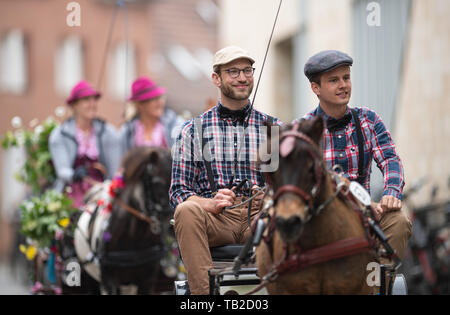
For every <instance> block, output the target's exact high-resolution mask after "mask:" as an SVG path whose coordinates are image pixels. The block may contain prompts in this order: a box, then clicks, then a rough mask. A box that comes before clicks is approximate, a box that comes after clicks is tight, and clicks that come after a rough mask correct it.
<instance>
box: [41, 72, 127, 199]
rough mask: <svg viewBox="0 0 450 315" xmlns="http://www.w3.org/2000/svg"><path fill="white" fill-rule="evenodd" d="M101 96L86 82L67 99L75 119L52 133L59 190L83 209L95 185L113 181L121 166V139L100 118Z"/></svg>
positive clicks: (70, 119)
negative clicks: (64, 192)
mask: <svg viewBox="0 0 450 315" xmlns="http://www.w3.org/2000/svg"><path fill="white" fill-rule="evenodd" d="M100 96H101V94H100V92H98V91H96V90H94V89H93V88H92V87H91V85H89V83H88V82H86V81H84V80H82V81H80V82H79V83H78V84H77V85H75V87H74V88H73V89H72V91H71V94H70V97H69V98H68V99H67V104H68V106H69V107H70V108H71V109H72V111H73V116H72V117H71V118H69V119H68V120H66V121H64V123H62V124H61V126H59V127H58V128H56V129H55V130H53V131H52V133H51V134H50V139H49V149H50V153H51V156H52V162H53V165H54V166H55V170H56V175H57V181H56V183H55V187H54V188H55V189H56V190H58V191H60V192H62V191H63V190H64V188H67V189H66V192H67V194H68V196H69V197H71V198H73V199H74V204H73V205H74V206H75V207H80V206H81V205H82V201H83V197H84V194H85V193H86V192H87V190H89V188H90V187H91V186H92V185H93V184H94V183H95V182H102V181H104V180H105V179H109V178H112V176H113V175H114V172H115V171H116V170H117V168H118V166H119V162H120V149H119V138H118V134H117V131H116V129H115V128H114V127H113V126H112V125H110V124H108V123H106V122H105V121H103V120H101V119H99V118H97V100H98V99H99V98H100Z"/></svg>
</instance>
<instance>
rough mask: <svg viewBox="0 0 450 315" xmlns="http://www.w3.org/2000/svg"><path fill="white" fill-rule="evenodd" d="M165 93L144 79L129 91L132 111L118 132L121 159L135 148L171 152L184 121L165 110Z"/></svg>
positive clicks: (136, 81) (129, 111)
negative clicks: (158, 148) (159, 148)
mask: <svg viewBox="0 0 450 315" xmlns="http://www.w3.org/2000/svg"><path fill="white" fill-rule="evenodd" d="M165 94H166V89H165V88H163V87H160V86H158V85H157V84H156V83H155V82H153V81H152V80H151V79H149V78H147V77H140V78H138V79H136V80H135V81H134V82H133V85H132V87H131V97H130V99H129V101H130V102H131V104H130V105H131V110H130V109H129V110H128V113H127V115H126V116H128V117H127V118H128V121H127V122H126V123H125V124H124V125H123V126H122V128H121V130H120V143H121V150H122V157H123V156H124V155H125V154H126V153H127V152H128V150H130V149H131V148H133V147H136V146H156V147H162V148H166V149H170V148H171V147H172V145H173V144H174V142H175V140H176V137H177V136H178V133H179V131H180V129H181V125H182V124H183V123H184V120H183V119H182V118H181V117H179V116H177V114H176V113H175V112H174V111H173V110H171V109H169V108H167V107H166V106H165V104H166V99H165Z"/></svg>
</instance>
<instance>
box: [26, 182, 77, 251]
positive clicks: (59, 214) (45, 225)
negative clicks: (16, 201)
mask: <svg viewBox="0 0 450 315" xmlns="http://www.w3.org/2000/svg"><path fill="white" fill-rule="evenodd" d="M20 210H21V221H22V229H21V233H23V234H24V235H25V236H27V237H29V238H30V239H32V240H34V241H36V242H37V243H38V247H40V248H45V247H49V246H50V244H51V241H52V240H53V239H54V238H55V233H56V231H57V230H60V229H62V228H63V227H65V225H66V224H65V221H67V219H68V218H69V217H70V215H71V214H72V213H73V212H74V211H76V209H75V208H74V207H72V199H70V198H68V197H67V196H66V195H64V194H61V193H59V192H57V191H55V190H47V191H46V192H45V193H44V194H42V195H41V196H40V197H32V198H31V199H30V200H25V201H24V202H23V203H22V204H21V205H20Z"/></svg>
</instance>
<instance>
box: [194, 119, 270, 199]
mask: <svg viewBox="0 0 450 315" xmlns="http://www.w3.org/2000/svg"><path fill="white" fill-rule="evenodd" d="M267 122H268V125H269V127H270V126H271V125H272V124H273V117H272V116H268V117H267ZM205 145H206V141H205V137H203V133H202V152H203V149H204V148H205ZM203 163H205V167H206V174H207V176H208V181H209V185H210V186H211V192H213V193H214V192H216V191H217V187H216V182H215V181H214V174H213V171H212V167H211V162H210V161H207V160H206V159H205V158H203Z"/></svg>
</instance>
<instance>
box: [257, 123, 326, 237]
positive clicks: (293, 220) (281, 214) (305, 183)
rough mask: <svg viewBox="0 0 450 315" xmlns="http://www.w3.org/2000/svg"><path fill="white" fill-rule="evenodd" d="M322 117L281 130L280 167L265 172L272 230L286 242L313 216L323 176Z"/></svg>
mask: <svg viewBox="0 0 450 315" xmlns="http://www.w3.org/2000/svg"><path fill="white" fill-rule="evenodd" d="M323 129H324V122H323V119H322V117H317V118H315V119H313V120H309V121H307V120H302V121H301V122H296V123H294V124H291V125H289V126H284V127H283V128H282V129H281V131H280V137H279V139H271V138H270V135H268V141H278V140H279V167H278V169H277V170H276V171H275V172H272V173H265V174H264V175H265V177H266V180H267V183H268V184H269V186H270V188H271V189H272V191H273V192H274V194H273V196H272V199H273V201H274V210H275V219H274V222H275V227H276V229H277V230H278V231H279V233H280V236H281V238H282V239H283V241H284V242H286V243H293V242H296V241H297V240H298V239H299V238H300V235H301V233H302V230H303V227H304V225H305V224H306V223H307V222H308V221H309V220H310V219H311V218H312V217H313V216H314V215H315V209H316V202H317V201H316V199H317V197H318V195H319V194H320V191H321V185H322V183H323V182H324V177H325V174H326V171H325V167H324V164H323V158H322V150H321V145H320V142H321V139H322V136H323Z"/></svg>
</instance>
